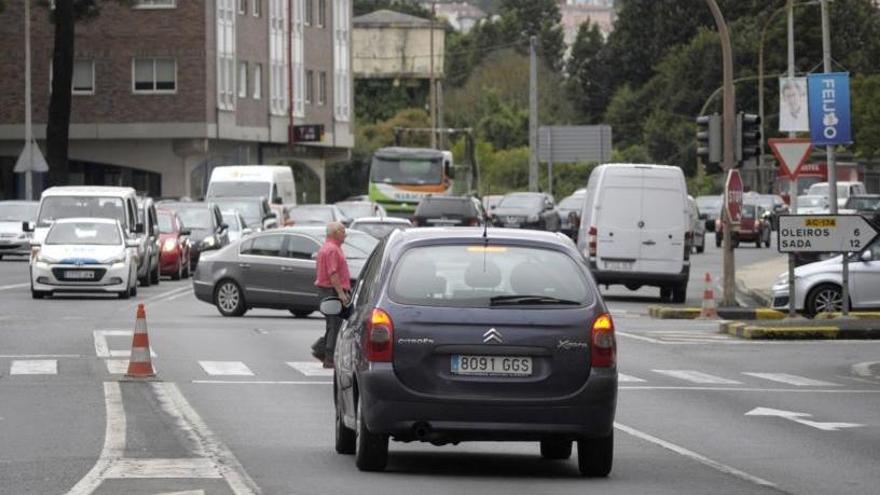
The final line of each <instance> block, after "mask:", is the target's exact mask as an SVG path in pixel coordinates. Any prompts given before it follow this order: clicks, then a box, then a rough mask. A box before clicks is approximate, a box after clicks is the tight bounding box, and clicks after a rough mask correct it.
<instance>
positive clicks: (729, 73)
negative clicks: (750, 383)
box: [706, 0, 736, 307]
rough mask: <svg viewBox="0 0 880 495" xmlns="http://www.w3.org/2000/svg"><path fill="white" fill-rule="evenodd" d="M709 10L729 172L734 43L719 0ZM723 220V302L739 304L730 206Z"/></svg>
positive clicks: (733, 109) (711, 1)
mask: <svg viewBox="0 0 880 495" xmlns="http://www.w3.org/2000/svg"><path fill="white" fill-rule="evenodd" d="M706 3H707V4H708V5H709V9H710V10H711V11H712V17H714V18H715V24H716V26H717V27H718V35H719V37H720V39H721V55H722V59H723V64H724V65H723V69H724V70H723V74H724V76H723V79H724V96H723V98H724V111H723V113H724V116H723V122H724V125H723V133H724V155H723V161H722V164H723V168H724V170H725V172H727V171H730V170H733V168H734V162H733V133H734V124H735V119H736V117H735V115H734V114H735V112H736V93H735V89H734V86H733V48H732V46H731V43H730V32H729V31H728V30H727V22H725V20H724V15H723V14H722V13H721V9H719V8H718V3H717V2H716V1H715V0H706ZM721 219H722V220H721V221H722V223H723V225H724V226H723V228H724V245H723V248H724V249H723V250H724V286H723V290H724V294H723V297H722V304H723V305H724V306H728V307H730V306H735V305H736V266H735V259H734V254H733V245H732V243H731V242H730V241H731V235H732V229H733V222H731V221H730V220H731V219H730V217H729V215H728V214H727V211H726V209H724V210H723V211H722V215H721Z"/></svg>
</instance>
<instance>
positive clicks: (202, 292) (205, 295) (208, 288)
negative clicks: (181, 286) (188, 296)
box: [193, 278, 214, 304]
mask: <svg viewBox="0 0 880 495" xmlns="http://www.w3.org/2000/svg"><path fill="white" fill-rule="evenodd" d="M193 293H194V294H195V296H196V299H198V300H199V301H204V302H206V303H211V304H214V284H212V283H211V282H204V281H201V280H196V279H195V278H193Z"/></svg>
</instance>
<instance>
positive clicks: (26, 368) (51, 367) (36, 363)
mask: <svg viewBox="0 0 880 495" xmlns="http://www.w3.org/2000/svg"><path fill="white" fill-rule="evenodd" d="M9 374H10V375H57V374H58V361H57V360H55V359H30V360H16V361H13V362H12V366H11V367H10V368H9Z"/></svg>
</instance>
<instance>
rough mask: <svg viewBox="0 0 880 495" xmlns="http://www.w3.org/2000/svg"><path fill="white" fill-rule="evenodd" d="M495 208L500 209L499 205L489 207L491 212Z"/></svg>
mask: <svg viewBox="0 0 880 495" xmlns="http://www.w3.org/2000/svg"><path fill="white" fill-rule="evenodd" d="M495 208H498V205H492V206H490V207H489V209H490V210H494V209H495Z"/></svg>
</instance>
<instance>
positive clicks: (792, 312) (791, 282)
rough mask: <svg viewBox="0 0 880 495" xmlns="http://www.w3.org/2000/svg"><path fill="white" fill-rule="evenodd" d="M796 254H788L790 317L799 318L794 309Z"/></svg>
mask: <svg viewBox="0 0 880 495" xmlns="http://www.w3.org/2000/svg"><path fill="white" fill-rule="evenodd" d="M794 301H795V299H794V253H789V254H788V317H789V318H797V311H796V309H795V307H794Z"/></svg>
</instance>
